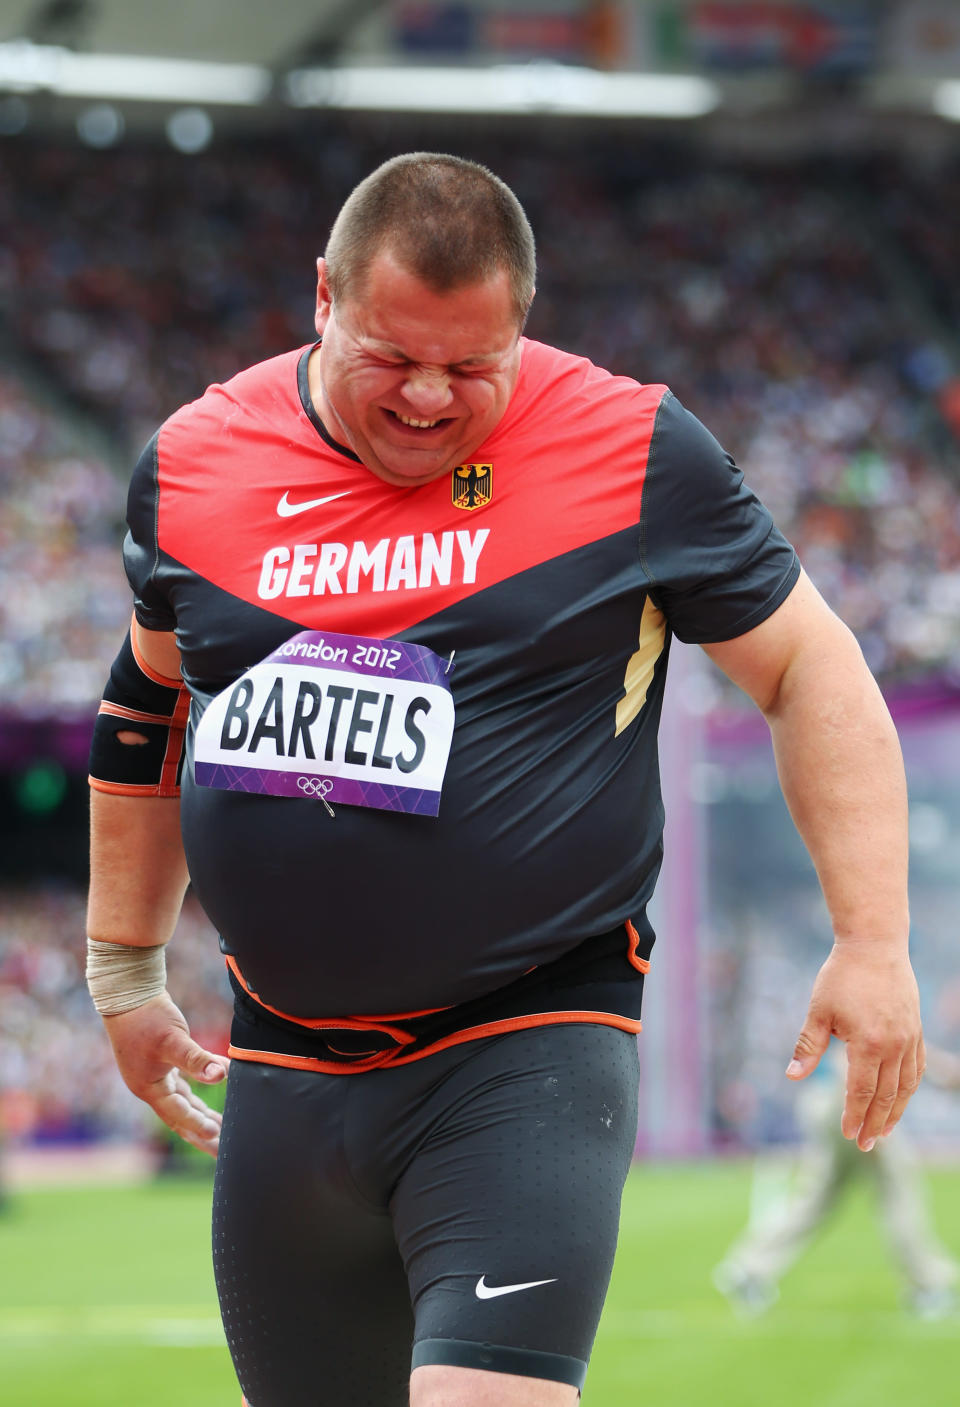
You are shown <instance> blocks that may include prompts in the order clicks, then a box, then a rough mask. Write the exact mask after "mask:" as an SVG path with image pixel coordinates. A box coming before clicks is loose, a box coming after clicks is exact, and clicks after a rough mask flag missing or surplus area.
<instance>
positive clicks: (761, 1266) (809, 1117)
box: [713, 1044, 960, 1319]
mask: <svg viewBox="0 0 960 1407" xmlns="http://www.w3.org/2000/svg"><path fill="white" fill-rule="evenodd" d="M843 1049H844V1048H843V1047H842V1046H837V1045H836V1044H833V1045H832V1046H831V1049H830V1051H829V1052H828V1054H827V1055H826V1056H825V1057H824V1058H823V1060H822V1061H821V1062H820V1066H819V1067H818V1070H817V1071H816V1072H815V1074H814V1076H813V1077H812V1078H811V1079H810V1080H808V1081H807V1083H806V1085H804V1086H802V1087H801V1089H800V1090H799V1091H798V1094H797V1122H798V1125H799V1128H800V1132H801V1134H802V1137H803V1143H802V1145H801V1147H800V1150H799V1152H798V1153H797V1157H796V1160H795V1163H794V1166H793V1168H792V1170H791V1174H790V1178H789V1184H788V1186H786V1187H782V1188H781V1191H780V1194H779V1195H777V1196H775V1197H773V1198H770V1196H769V1195H763V1196H761V1195H759V1194H760V1192H761V1190H762V1187H763V1183H764V1178H765V1175H766V1163H765V1160H763V1159H760V1160H758V1162H757V1165H756V1169H755V1173H754V1180H755V1193H756V1194H758V1195H755V1198H754V1206H753V1209H752V1210H751V1215H750V1218H749V1221H748V1223H747V1226H746V1228H745V1229H744V1231H743V1233H742V1235H741V1236H739V1237H738V1238H737V1240H736V1241H735V1242H734V1244H733V1245H732V1246H731V1247H730V1249H729V1251H728V1252H727V1254H726V1255H725V1256H724V1258H723V1260H722V1261H721V1262H720V1264H719V1265H718V1266H717V1267H716V1268H715V1270H714V1272H713V1282H714V1284H715V1285H716V1287H717V1289H718V1290H719V1291H720V1293H721V1294H723V1295H725V1296H726V1298H727V1299H728V1300H729V1301H730V1303H731V1304H732V1305H733V1306H734V1308H735V1309H737V1310H738V1311H740V1312H741V1313H744V1314H746V1315H750V1316H753V1315H757V1314H762V1313H764V1312H765V1311H766V1310H768V1309H770V1308H771V1306H772V1305H774V1304H775V1303H776V1301H777V1299H778V1298H779V1282H780V1281H781V1279H782V1278H783V1276H784V1275H785V1274H786V1272H787V1271H788V1270H789V1269H790V1267H791V1266H792V1265H793V1264H794V1263H795V1262H796V1261H797V1260H798V1259H799V1258H800V1256H801V1255H802V1254H803V1253H804V1251H806V1250H807V1249H808V1248H809V1246H810V1244H811V1242H812V1240H813V1238H814V1236H815V1235H816V1233H817V1232H818V1231H819V1230H820V1229H821V1228H822V1227H823V1226H824V1225H825V1224H826V1223H827V1222H828V1221H829V1220H830V1219H831V1218H832V1216H833V1215H834V1213H835V1212H836V1210H837V1208H838V1207H839V1205H840V1202H841V1199H842V1196H843V1194H844V1193H846V1192H848V1191H849V1190H850V1188H851V1186H853V1185H854V1184H855V1183H857V1182H863V1181H867V1182H869V1183H870V1184H871V1191H872V1193H873V1194H874V1199H875V1210H876V1214H877V1217H878V1220H879V1221H880V1223H881V1224H882V1227H883V1230H884V1232H885V1233H886V1236H887V1239H888V1241H889V1245H890V1251H891V1253H892V1255H893V1258H894V1260H895V1261H896V1264H897V1268H898V1270H899V1271H900V1274H901V1276H902V1278H903V1281H904V1284H905V1287H906V1291H905V1304H906V1307H907V1308H908V1309H909V1310H910V1311H911V1312H912V1313H914V1314H916V1315H917V1316H918V1317H919V1318H922V1319H942V1318H945V1317H946V1316H948V1315H952V1314H954V1313H956V1310H957V1299H956V1289H955V1287H956V1283H957V1278H958V1266H957V1263H956V1261H955V1260H954V1259H953V1257H952V1256H951V1255H950V1253H949V1252H948V1251H947V1249H946V1248H945V1247H944V1246H943V1244H942V1243H941V1242H940V1240H939V1238H938V1236H937V1234H936V1231H935V1229H934V1226H933V1222H932V1219H931V1216H930V1211H929V1207H928V1204H927V1198H926V1188H925V1186H924V1180H923V1170H922V1168H921V1166H920V1164H919V1161H918V1159H917V1154H916V1151H915V1149H914V1147H913V1143H912V1141H911V1139H910V1136H909V1134H908V1133H907V1132H906V1131H905V1129H904V1128H903V1127H902V1126H901V1127H900V1128H898V1129H896V1130H895V1131H894V1132H893V1133H891V1134H890V1135H889V1136H887V1137H886V1138H881V1139H880V1140H879V1141H878V1142H877V1144H876V1146H875V1147H874V1148H872V1149H871V1150H870V1151H868V1152H863V1151H862V1150H861V1149H859V1148H858V1147H857V1146H856V1144H853V1143H850V1142H849V1141H848V1140H847V1139H845V1138H843V1137H842V1135H841V1133H840V1115H841V1113H842V1110H843V1102H844V1095H845V1086H846V1074H847V1068H846V1059H845V1057H844V1055H843ZM927 1079H928V1080H930V1081H931V1082H932V1083H934V1084H937V1085H939V1086H941V1087H942V1088H945V1089H960V1059H958V1058H957V1057H956V1056H954V1055H951V1054H950V1053H949V1052H947V1051H944V1050H940V1049H938V1048H937V1047H935V1046H927Z"/></svg>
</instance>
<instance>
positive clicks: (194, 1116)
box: [87, 624, 227, 1156]
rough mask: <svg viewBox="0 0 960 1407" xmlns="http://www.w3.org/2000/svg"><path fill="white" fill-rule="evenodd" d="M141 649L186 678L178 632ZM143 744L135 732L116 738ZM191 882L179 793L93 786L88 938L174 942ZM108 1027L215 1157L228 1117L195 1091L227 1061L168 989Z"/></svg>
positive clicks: (120, 1058)
mask: <svg viewBox="0 0 960 1407" xmlns="http://www.w3.org/2000/svg"><path fill="white" fill-rule="evenodd" d="M133 632H134V642H135V644H136V646H137V649H138V651H139V653H140V655H141V657H142V658H143V660H144V661H145V662H146V664H147V665H148V666H149V667H150V668H151V669H153V670H155V671H156V672H157V673H158V674H160V675H163V676H165V677H166V678H170V679H173V678H176V677H178V676H179V667H180V660H179V651H178V649H177V644H176V639H175V637H174V636H173V635H172V634H166V633H162V634H161V633H158V632H155V631H148V630H144V629H143V628H142V627H141V626H139V625H136V624H134V627H133ZM118 736H119V739H120V741H121V742H123V743H124V744H125V745H127V746H130V747H136V746H138V745H140V739H141V737H142V735H138V734H137V732H136V728H135V725H133V726H132V727H131V729H130V730H126V731H124V732H122V733H121V734H119V735H118ZM188 882H189V876H188V874H187V864H186V860H185V858H184V853H183V845H182V842H181V839H180V803H179V799H178V798H177V797H174V796H131V795H122V794H119V793H114V792H108V791H101V790H97V789H91V793H90V895H89V903H88V910H87V933H88V935H89V937H90V938H92V939H95V940H97V941H99V942H101V943H116V944H118V945H121V946H122V948H124V949H133V948H156V947H158V946H159V945H162V944H166V943H167V942H168V941H169V939H170V936H171V934H172V933H173V930H174V927H175V926H176V922H177V916H178V914H179V912H180V906H181V904H182V902H183V896H184V893H185V892H186V888H187V884H188ZM103 1022H104V1027H105V1029H106V1032H107V1036H108V1037H109V1039H110V1043H111V1045H112V1046H113V1052H114V1056H115V1058H116V1061H117V1065H118V1067H119V1069H120V1073H121V1075H122V1076H123V1079H124V1082H125V1083H126V1085H127V1086H128V1088H129V1089H131V1090H132V1091H133V1093H134V1094H136V1095H137V1096H138V1097H139V1098H140V1099H142V1100H144V1101H145V1102H146V1103H147V1104H149V1105H150V1107H151V1108H152V1109H153V1110H154V1111H155V1113H156V1114H157V1115H158V1116H159V1117H160V1118H161V1119H162V1120H163V1122H164V1123H165V1124H167V1125H168V1126H169V1127H170V1128H172V1129H173V1130H174V1131H175V1132H176V1133H178V1134H180V1136H181V1137H182V1138H184V1139H186V1141H187V1142H188V1143H192V1144H193V1145H194V1147H196V1148H200V1149H202V1150H203V1151H204V1152H207V1153H210V1154H212V1155H213V1156H216V1152H217V1145H218V1140H219V1132H220V1115H219V1114H218V1113H216V1112H215V1111H213V1110H212V1109H209V1108H208V1107H207V1105H206V1104H205V1103H204V1102H203V1100H201V1099H200V1098H199V1097H198V1096H197V1095H196V1094H194V1093H193V1091H192V1090H191V1088H190V1085H189V1083H188V1080H187V1078H186V1077H187V1076H189V1078H190V1079H192V1080H195V1081H199V1082H200V1083H204V1084H216V1083H217V1082H218V1081H220V1080H222V1079H223V1077H224V1075H225V1074H226V1067H227V1061H226V1060H225V1058H224V1057H223V1056H219V1055H214V1054H213V1053H211V1052H210V1051H206V1050H204V1049H203V1048H202V1047H201V1046H199V1045H197V1043H196V1042H195V1041H194V1040H192V1038H191V1036H190V1032H189V1028H188V1026H187V1023H186V1020H185V1019H184V1017H183V1014H182V1013H181V1012H180V1010H179V1008H178V1007H177V1006H176V1005H175V1004H174V1002H173V1001H172V1000H171V998H170V996H169V995H168V994H167V993H166V991H163V992H161V993H160V994H158V995H156V996H152V997H150V998H149V999H148V1000H146V1001H145V1002H143V1004H142V1005H137V1006H134V1007H132V1008H131V1009H130V1010H126V1011H122V1012H120V1013H118V1014H115V1015H104V1017H103Z"/></svg>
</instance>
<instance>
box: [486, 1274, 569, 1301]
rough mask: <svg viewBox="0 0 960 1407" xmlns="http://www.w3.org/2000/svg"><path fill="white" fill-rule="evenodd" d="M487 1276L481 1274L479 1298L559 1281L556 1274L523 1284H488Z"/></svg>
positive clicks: (489, 1298)
mask: <svg viewBox="0 0 960 1407" xmlns="http://www.w3.org/2000/svg"><path fill="white" fill-rule="evenodd" d="M486 1278H487V1277H486V1276H485V1275H481V1276H480V1279H479V1280H478V1281H477V1290H476V1294H477V1299H478V1300H492V1299H496V1297H497V1295H515V1294H516V1293H517V1291H518V1290H534V1289H536V1287H537V1286H538V1285H554V1284H556V1282H557V1276H556V1275H554V1276H553V1278H552V1279H551V1280H527V1281H525V1282H524V1284H522V1285H487V1284H485V1281H486Z"/></svg>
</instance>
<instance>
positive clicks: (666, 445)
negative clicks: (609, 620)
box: [640, 392, 800, 644]
mask: <svg viewBox="0 0 960 1407" xmlns="http://www.w3.org/2000/svg"><path fill="white" fill-rule="evenodd" d="M640 527H641V532H640V560H641V564H642V566H643V569H644V571H645V573H646V575H647V578H648V580H649V582H650V589H651V591H650V594H651V596H652V597H653V599H654V601H655V603H656V604H657V605H658V606H659V607H660V609H661V610H662V611H663V613H664V615H665V616H666V618H667V620H668V622H669V624H670V627H671V629H672V630H673V631H674V633H675V634H676V636H677V637H678V639H680V640H685V641H688V642H690V643H692V644H708V643H711V642H716V641H720V640H730V639H733V638H734V637H735V636H737V635H743V634H745V632H746V631H748V630H751V629H752V628H753V627H754V626H755V625H759V624H760V622H761V621H763V620H766V618H767V616H769V615H772V614H773V612H774V611H775V610H776V608H777V607H778V606H779V605H780V604H781V603H782V602H783V601H784V600H785V599H786V597H787V596H788V595H789V594H790V592H791V590H792V589H793V587H794V584H795V583H796V580H797V577H798V576H799V574H800V564H799V562H798V560H797V555H796V553H795V552H794V550H793V548H792V547H791V546H790V543H789V542H787V540H786V538H785V537H784V536H783V534H782V533H781V532H780V530H779V529H778V528H777V526H776V525H775V523H774V521H773V519H772V518H771V516H770V514H769V512H768V511H767V509H766V508H765V507H764V506H763V504H762V503H761V502H760V500H759V499H758V498H757V497H756V496H755V494H753V493H751V491H750V490H749V489H748V488H747V486H746V484H745V483H744V481H743V475H742V474H741V472H740V470H739V469H738V468H737V466H736V464H735V463H734V462H733V460H732V459H731V458H730V456H729V455H728V454H727V453H725V451H724V450H723V449H721V447H720V445H719V444H718V443H717V441H716V440H715V439H714V437H713V436H712V435H711V434H710V432H709V431H708V430H707V429H705V427H704V426H703V425H701V423H700V421H699V420H697V419H696V417H695V416H693V415H691V414H690V412H689V411H688V410H685V409H684V407H683V406H682V405H681V404H680V402H679V401H678V400H677V399H676V397H674V396H673V395H671V394H670V392H667V394H666V395H665V396H664V398H663V401H662V402H661V405H660V409H659V411H658V413H657V423H656V426H655V429H654V433H653V440H652V442H651V446H650V455H649V459H648V462H647V473H646V478H645V480H644V486H643V502H642V507H641V514H640Z"/></svg>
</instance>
